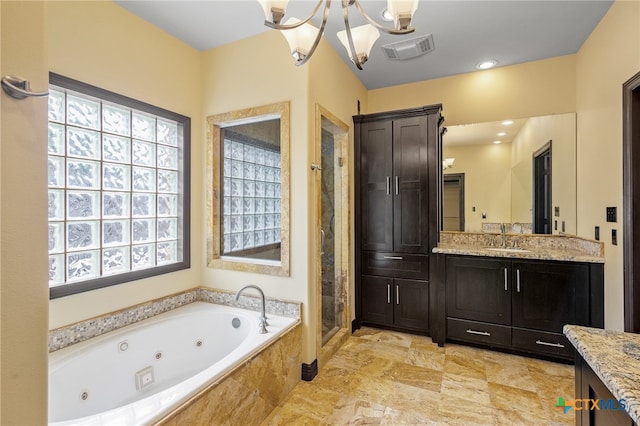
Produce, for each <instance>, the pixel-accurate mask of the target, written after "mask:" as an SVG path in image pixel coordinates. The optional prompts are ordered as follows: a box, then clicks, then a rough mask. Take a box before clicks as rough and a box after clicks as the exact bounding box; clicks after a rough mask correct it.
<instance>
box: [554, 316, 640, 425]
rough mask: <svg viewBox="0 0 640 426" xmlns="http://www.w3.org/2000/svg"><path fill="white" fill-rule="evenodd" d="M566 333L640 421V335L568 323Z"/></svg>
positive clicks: (603, 381) (614, 394)
mask: <svg viewBox="0 0 640 426" xmlns="http://www.w3.org/2000/svg"><path fill="white" fill-rule="evenodd" d="M564 334H565V335H566V336H567V339H569V341H570V342H571V344H572V345H573V346H574V347H575V348H576V350H577V351H578V353H580V355H582V358H584V360H585V361H586V362H587V364H589V366H590V367H591V369H592V370H593V371H594V372H595V373H596V374H597V375H598V377H599V378H600V380H602V383H604V385H605V386H606V387H607V388H608V389H609V390H610V391H611V393H612V394H613V396H614V397H615V398H616V399H623V398H624V400H625V401H626V406H627V407H626V410H627V413H629V416H631V418H632V419H633V421H634V422H636V423H637V424H640V335H639V334H633V333H623V332H620V331H610V330H602V329H599V328H590V327H580V326H577V325H565V326H564Z"/></svg>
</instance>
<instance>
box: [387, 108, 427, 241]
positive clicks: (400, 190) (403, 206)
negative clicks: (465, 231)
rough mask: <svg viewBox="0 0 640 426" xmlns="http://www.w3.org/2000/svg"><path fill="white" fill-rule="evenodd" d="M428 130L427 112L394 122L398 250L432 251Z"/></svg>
mask: <svg viewBox="0 0 640 426" xmlns="http://www.w3.org/2000/svg"><path fill="white" fill-rule="evenodd" d="M427 130H428V122H427V117H426V116H420V117H410V118H403V119H398V120H395V121H394V122H393V200H394V202H393V217H394V223H393V227H394V228H393V241H394V249H393V250H394V251H395V252H397V253H424V254H426V253H428V252H429V197H428V195H429V176H428V168H427V164H428V163H427V157H428V145H427V138H428V134H427ZM435 219H436V218H433V220H435Z"/></svg>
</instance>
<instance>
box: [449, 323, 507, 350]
mask: <svg viewBox="0 0 640 426" xmlns="http://www.w3.org/2000/svg"><path fill="white" fill-rule="evenodd" d="M447 338H450V339H455V340H463V341H465V342H473V343H481V344H483V345H490V346H505V347H507V346H509V345H510V344H511V327H508V326H504V325H498V324H489V323H486V322H479V321H467V320H461V319H457V318H447Z"/></svg>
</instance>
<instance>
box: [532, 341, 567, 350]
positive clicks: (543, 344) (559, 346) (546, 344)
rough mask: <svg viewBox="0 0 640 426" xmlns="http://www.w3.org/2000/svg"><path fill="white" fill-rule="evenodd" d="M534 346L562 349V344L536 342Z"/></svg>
mask: <svg viewBox="0 0 640 426" xmlns="http://www.w3.org/2000/svg"><path fill="white" fill-rule="evenodd" d="M536 345H542V346H553V347H554V348H564V345H563V344H562V343H549V342H543V341H542V340H536Z"/></svg>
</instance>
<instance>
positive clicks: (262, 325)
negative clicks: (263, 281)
mask: <svg viewBox="0 0 640 426" xmlns="http://www.w3.org/2000/svg"><path fill="white" fill-rule="evenodd" d="M248 288H253V289H256V290H258V292H259V293H260V296H261V298H262V313H261V314H260V320H258V332H259V333H260V334H265V333H267V326H268V325H269V323H268V322H267V316H266V315H265V306H266V303H265V300H264V292H263V291H262V289H261V288H260V287H258V286H257V285H253V284H250V285H246V286H244V287H242V288H241V289H240V290H238V292H237V293H236V298H235V300H236V302H237V301H238V299H239V298H240V293H242V292H243V291H245V290H246V289H248Z"/></svg>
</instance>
